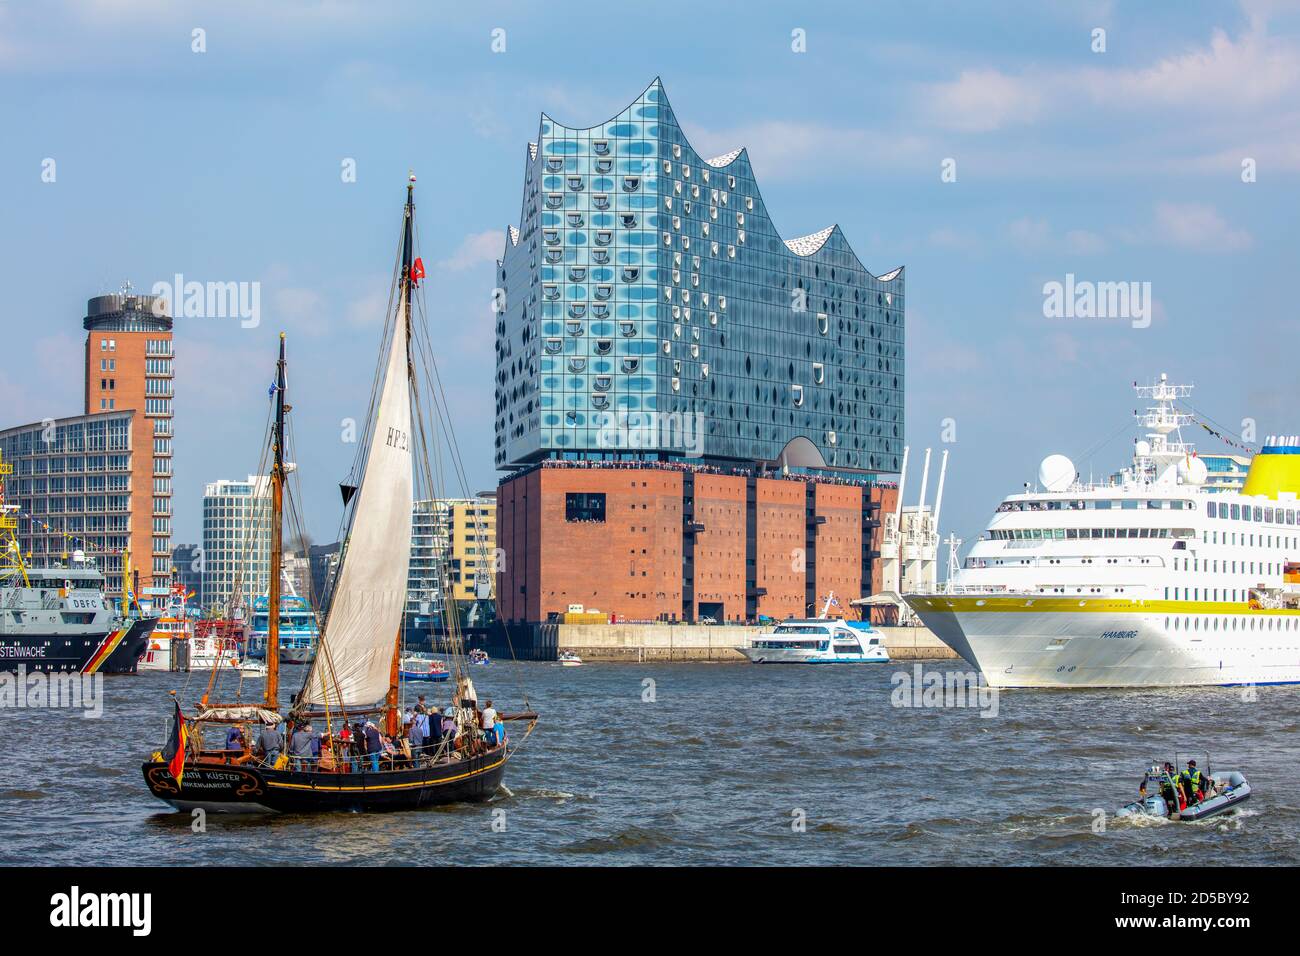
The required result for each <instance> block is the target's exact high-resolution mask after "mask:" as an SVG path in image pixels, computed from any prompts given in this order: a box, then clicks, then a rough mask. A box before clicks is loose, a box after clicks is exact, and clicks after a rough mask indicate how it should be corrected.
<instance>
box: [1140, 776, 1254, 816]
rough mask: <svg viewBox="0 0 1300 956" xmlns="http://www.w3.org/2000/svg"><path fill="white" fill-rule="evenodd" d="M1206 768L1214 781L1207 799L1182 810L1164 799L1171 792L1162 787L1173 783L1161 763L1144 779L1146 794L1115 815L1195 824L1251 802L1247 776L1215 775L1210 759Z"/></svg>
mask: <svg viewBox="0 0 1300 956" xmlns="http://www.w3.org/2000/svg"><path fill="white" fill-rule="evenodd" d="M1206 767H1207V770H1206V776H1207V777H1209V779H1210V780H1212V781H1213V786H1212V788H1211V790H1210V791H1209V792H1208V793H1207V794H1206V796H1205V798H1204V799H1202V800H1200V801H1198V802H1196V803H1193V804H1189V805H1188V806H1186V807H1183V808H1182V809H1179V808H1178V807H1177V806H1174V805H1172V804H1171V803H1170V801H1169V800H1166V799H1165V798H1164V797H1163V796H1161V792H1162V790H1166V789H1167V788H1166V787H1162V784H1164V783H1172V780H1171V778H1170V777H1169V776H1168V774H1167V772H1166V771H1165V770H1164V769H1163V768H1162V767H1161V766H1160V764H1159V763H1154V762H1153V763H1152V764H1151V769H1150V770H1148V771H1147V772H1146V776H1145V777H1143V783H1144V785H1145V786H1144V790H1145V791H1146V792H1145V794H1144V795H1143V796H1141V797H1139V798H1138V799H1137V800H1135V801H1133V802H1132V803H1130V804H1127V805H1125V806H1122V807H1120V808H1119V809H1118V810H1116V811H1115V815H1116V816H1117V817H1134V816H1148V817H1167V818H1168V819H1170V820H1181V821H1184V822H1188V823H1191V822H1195V821H1196V820H1204V819H1207V818H1208V817H1214V816H1218V815H1219V814H1221V813H1227V812H1229V811H1231V810H1236V809H1237V808H1238V807H1240V806H1241V804H1243V803H1245V802H1246V801H1247V800H1249V799H1250V784H1249V783H1247V782H1246V777H1245V776H1244V775H1243V774H1241V773H1238V772H1237V771H1235V770H1230V771H1228V772H1226V773H1220V774H1211V773H1210V772H1209V770H1208V767H1209V761H1208V760H1207V761H1206Z"/></svg>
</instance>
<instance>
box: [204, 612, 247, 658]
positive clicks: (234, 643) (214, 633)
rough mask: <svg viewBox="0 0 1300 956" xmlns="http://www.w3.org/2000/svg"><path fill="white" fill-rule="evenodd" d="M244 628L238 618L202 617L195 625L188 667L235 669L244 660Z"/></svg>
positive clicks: (245, 632)
mask: <svg viewBox="0 0 1300 956" xmlns="http://www.w3.org/2000/svg"><path fill="white" fill-rule="evenodd" d="M246 643H247V628H246V626H245V624H244V622H243V621H242V620H240V619H238V618H203V619H201V620H198V621H196V622H195V623H194V636H193V637H192V638H191V639H190V668H191V669H192V670H212V669H213V668H214V667H238V666H239V663H240V661H242V660H243V658H244V647H245V645H246Z"/></svg>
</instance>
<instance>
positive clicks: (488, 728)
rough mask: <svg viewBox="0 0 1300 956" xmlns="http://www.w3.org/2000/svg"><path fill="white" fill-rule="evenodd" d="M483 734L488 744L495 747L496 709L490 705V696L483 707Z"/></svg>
mask: <svg viewBox="0 0 1300 956" xmlns="http://www.w3.org/2000/svg"><path fill="white" fill-rule="evenodd" d="M483 734H484V736H485V737H486V738H487V742H488V746H489V747H495V746H496V744H497V709H496V708H495V707H493V706H492V699H491V698H488V702H487V704H485V705H484V707H483Z"/></svg>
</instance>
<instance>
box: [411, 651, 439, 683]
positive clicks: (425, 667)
mask: <svg viewBox="0 0 1300 956" xmlns="http://www.w3.org/2000/svg"><path fill="white" fill-rule="evenodd" d="M399 671H400V676H401V678H402V680H404V681H411V680H415V681H432V682H433V683H441V682H443V681H446V680H450V679H451V671H449V670H448V669H447V665H446V664H444V663H443V662H442V661H440V660H438V659H437V658H433V657H426V656H424V655H423V654H411V655H409V656H407V657H403V658H402V660H401V665H400V668H399Z"/></svg>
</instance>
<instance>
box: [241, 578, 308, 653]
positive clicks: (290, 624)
mask: <svg viewBox="0 0 1300 956" xmlns="http://www.w3.org/2000/svg"><path fill="white" fill-rule="evenodd" d="M269 607H270V601H269V600H268V599H267V598H264V597H260V598H257V599H256V600H255V601H254V602H253V628H252V632H251V633H250V635H249V640H248V656H249V657H251V658H253V659H254V660H259V661H261V660H266V637H267V634H268V632H269V630H270V628H269V622H270V617H271V615H270V612H269V610H268V608H269ZM319 639H320V628H319V626H317V623H316V612H315V611H313V610H312V607H311V603H310V602H309V601H307V600H306V599H305V598H301V597H299V596H298V595H296V594H285V595H283V596H281V598H280V663H281V664H310V663H311V662H312V660H313V659H315V657H316V642H317V641H318V640H319Z"/></svg>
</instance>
